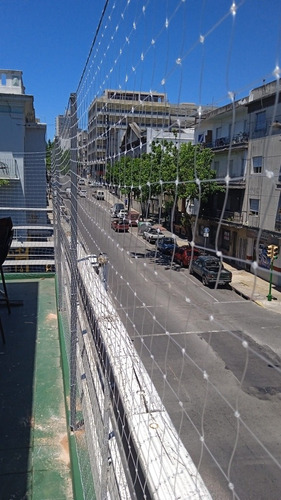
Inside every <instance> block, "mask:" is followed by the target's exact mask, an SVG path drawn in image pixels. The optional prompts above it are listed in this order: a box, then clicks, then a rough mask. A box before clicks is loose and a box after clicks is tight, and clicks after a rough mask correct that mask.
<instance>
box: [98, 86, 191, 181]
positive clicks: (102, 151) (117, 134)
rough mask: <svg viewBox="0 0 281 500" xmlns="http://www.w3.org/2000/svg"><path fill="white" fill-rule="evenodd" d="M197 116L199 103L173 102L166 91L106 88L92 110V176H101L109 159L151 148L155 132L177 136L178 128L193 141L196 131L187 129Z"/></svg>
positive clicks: (180, 132) (113, 161)
mask: <svg viewBox="0 0 281 500" xmlns="http://www.w3.org/2000/svg"><path fill="white" fill-rule="evenodd" d="M196 116H198V112H197V108H196V106H195V104H192V103H184V104H178V105H177V104H170V103H169V102H168V101H167V98H166V94H164V93H158V92H138V91H125V90H105V91H104V93H103V95H102V96H100V97H97V98H96V99H95V100H94V101H93V102H92V103H91V105H90V107H89V110H88V168H89V170H90V171H91V174H92V176H93V177H94V178H96V179H97V180H101V179H102V178H103V177H104V175H105V170H106V165H107V163H110V164H113V163H115V162H116V161H118V160H119V159H120V158H121V157H122V156H124V155H125V156H126V155H128V156H130V155H131V156H132V155H134V156H139V155H140V154H142V153H144V152H147V151H148V148H149V143H150V140H151V139H152V138H153V137H154V136H155V137H156V136H157V137H158V138H159V139H160V138H162V139H163V138H164V137H165V136H166V137H169V138H172V139H171V140H174V139H175V134H174V132H173V131H176V132H177V136H178V141H180V140H182V141H183V137H184V136H185V139H186V140H187V141H190V140H191V141H192V142H193V135H192V131H191V132H187V131H186V129H187V128H189V127H192V126H193V125H194V123H195V120H196ZM154 131H156V132H155V133H154ZM187 136H188V137H187ZM180 138H181V139H180Z"/></svg>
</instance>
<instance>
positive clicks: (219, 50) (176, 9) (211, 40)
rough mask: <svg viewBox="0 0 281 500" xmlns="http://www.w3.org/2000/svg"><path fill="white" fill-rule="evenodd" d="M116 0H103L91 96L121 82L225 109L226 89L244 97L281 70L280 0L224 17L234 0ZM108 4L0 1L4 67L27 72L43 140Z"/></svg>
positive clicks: (261, 0) (240, 7) (248, 4)
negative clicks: (44, 126) (44, 125)
mask: <svg viewBox="0 0 281 500" xmlns="http://www.w3.org/2000/svg"><path fill="white" fill-rule="evenodd" d="M115 1H116V6H115V8H113V6H114V1H113V0H109V1H108V4H107V10H106V14H105V17H104V21H103V23H102V25H101V29H100V33H99V36H98V38H97V42H96V44H95V46H94V48H93V52H92V56H94V55H95V56H96V57H95V59H92V64H91V69H89V70H88V72H86V75H87V74H88V77H87V80H85V88H84V90H83V92H84V93H85V96H86V95H87V99H88V100H91V99H92V98H93V97H94V96H95V95H97V94H100V93H101V92H102V90H103V89H104V88H116V87H118V86H119V87H122V88H127V89H128V90H143V91H148V90H150V89H152V90H156V91H159V92H163V91H164V92H166V93H167V97H168V100H169V101H170V102H194V103H196V104H198V105H199V104H201V105H204V104H209V105H210V104H214V105H222V104H224V103H225V102H227V99H228V91H233V92H234V93H235V96H236V98H238V97H242V96H243V95H247V94H248V92H249V91H250V90H251V88H253V87H256V86H259V85H262V83H263V81H266V82H268V81H271V80H273V79H274V76H273V74H272V72H273V70H274V68H275V66H276V64H278V65H280V66H281V63H280V52H281V50H280V38H281V1H280V0H242V1H241V0H240V1H239V0H237V1H236V6H237V13H236V15H235V17H234V18H233V16H232V15H228V13H229V12H230V7H231V4H232V0H231V1H229V0H185V1H182V0H130V1H129V0H115ZM104 5H105V0H102V1H101V0H59V1H55V0H0V9H1V25H2V37H1V45H0V60H1V63H0V68H1V69H18V70H22V71H23V81H24V85H25V88H26V93H27V94H31V95H33V96H34V104H35V110H36V115H37V117H38V118H39V119H40V121H41V122H44V123H47V127H48V128H47V138H50V139H53V136H54V132H55V128H54V126H55V117H56V116H57V115H58V114H63V113H64V112H65V110H66V108H67V105H68V99H69V95H70V93H71V92H75V91H76V90H77V88H78V84H79V81H80V77H81V74H82V71H83V69H84V66H85V63H86V60H87V57H88V54H89V51H90V47H91V44H92V41H93V39H94V35H95V32H96V28H97V26H98V23H99V20H100V16H101V13H102V10H103V7H104ZM144 6H145V10H144V8H143V7H144ZM109 16H110V18H109ZM166 19H167V20H168V21H169V22H168V26H167V25H166V26H165V20H166ZM134 23H135V24H134ZM117 25H118V29H117V30H116V26H117ZM200 34H201V35H205V38H204V39H203V38H202V39H201V43H200V42H199V36H200ZM126 37H127V38H126ZM154 38H155V39H154ZM126 40H127V41H126ZM152 40H154V42H152ZM121 48H122V54H121V55H120V49H121ZM177 60H178V63H176V61H177ZM90 63H91V61H90ZM110 70H112V72H110ZM163 79H164V80H165V82H164V83H163ZM86 88H87V90H86ZM85 96H84V97H83V98H82V94H81V99H82V100H83V99H84V98H85V99H86V97H85ZM84 102H85V103H86V102H88V101H86V100H85V101H84ZM85 116H86V112H85Z"/></svg>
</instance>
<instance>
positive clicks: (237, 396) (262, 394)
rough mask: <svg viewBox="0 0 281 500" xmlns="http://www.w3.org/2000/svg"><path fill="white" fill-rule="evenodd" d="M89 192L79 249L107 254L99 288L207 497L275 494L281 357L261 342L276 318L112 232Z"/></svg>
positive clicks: (280, 479) (82, 207)
mask: <svg viewBox="0 0 281 500" xmlns="http://www.w3.org/2000/svg"><path fill="white" fill-rule="evenodd" d="M89 198H90V197H89V196H88V199H79V206H78V228H79V233H80V236H81V237H82V239H83V241H84V243H85V245H86V246H87V248H88V250H89V253H97V254H98V253H99V252H101V251H102V252H106V253H107V255H108V257H109V278H108V289H109V293H110V294H111V296H112V299H113V300H114V303H115V306H116V309H117V311H118V313H119V314H120V317H121V319H122V320H123V322H124V324H125V326H126V328H127V331H128V333H129V335H130V338H131V340H132V342H133V343H134V346H135V348H136V350H137V351H138V353H139V355H140V357H141V359H142V361H143V363H144V365H145V367H146V368H147V371H148V373H149V375H150V376H151V378H152V380H153V382H154V384H155V386H156V388H157V390H158V392H159V394H160V396H161V397H162V399H163V402H164V404H165V406H166V408H167V410H168V412H169V414H170V416H171V418H172V420H173V423H174V425H175V427H176V429H177V430H178V432H179V434H180V437H181V439H182V440H183V442H184V444H185V446H186V449H187V450H188V452H189V453H190V455H191V457H192V458H193V460H194V463H195V465H196V466H197V467H198V468H199V471H200V473H201V475H202V477H203V479H204V481H205V483H206V485H207V487H208V488H209V491H210V493H211V494H212V496H213V497H214V498H216V499H224V498H233V494H232V492H231V484H230V486H229V485H228V483H232V484H233V485H234V489H235V495H236V497H235V498H247V499H256V498H271V499H276V500H277V499H278V498H279V496H280V495H279V493H280V489H281V474H280V467H279V465H278V463H277V462H279V463H280V432H279V428H280V425H279V421H280V410H281V402H280V391H281V376H280V366H281V361H280V358H279V357H278V356H277V354H276V353H275V352H274V351H273V350H272V349H271V347H270V345H271V342H270V340H271V339H272V343H273V341H274V339H275V338H276V336H277V335H278V332H279V331H280V316H279V315H278V314H276V313H274V312H269V311H267V310H265V309H263V308H261V307H259V306H257V305H256V304H255V303H253V302H251V301H247V300H245V299H244V298H243V297H241V296H239V295H237V294H236V293H235V292H234V291H233V290H232V289H231V287H228V288H222V287H219V288H218V289H214V288H209V287H204V286H203V285H202V283H201V281H199V280H198V279H197V278H196V277H194V276H191V275H190V274H189V271H188V269H182V268H180V267H179V266H178V265H175V264H171V263H170V261H169V258H166V257H163V256H161V255H158V253H157V252H156V248H155V245H151V244H149V243H147V242H146V241H145V240H143V238H141V237H139V236H138V235H137V230H136V229H135V228H133V229H131V230H130V232H129V233H126V234H122V233H120V234H118V233H117V234H116V233H115V232H114V231H113V230H112V229H111V228H110V214H109V204H108V203H107V202H106V201H104V202H96V201H92V199H91V198H90V199H89ZM263 338H264V342H263V341H262V339H263ZM202 435H203V436H204V442H205V445H206V446H205V447H202V440H200V436H202ZM218 464H219V465H218ZM249 492H250V493H249Z"/></svg>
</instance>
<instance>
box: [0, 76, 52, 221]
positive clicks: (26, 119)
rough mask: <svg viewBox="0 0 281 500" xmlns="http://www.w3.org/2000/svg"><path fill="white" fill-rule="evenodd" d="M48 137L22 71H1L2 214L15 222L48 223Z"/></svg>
mask: <svg viewBox="0 0 281 500" xmlns="http://www.w3.org/2000/svg"><path fill="white" fill-rule="evenodd" d="M45 136H46V125H45V124H41V123H39V122H38V120H37V119H36V117H35V110H34V104H33V96H31V95H26V94H25V88H24V85H23V79H22V72H21V71H17V70H0V181H1V182H0V194H1V196H0V217H7V216H10V217H12V220H13V224H21V225H26V224H38V223H42V224H45V223H46V211H45V210H46V206H47V201H46V187H47V185H46V165H45V156H46V139H45Z"/></svg>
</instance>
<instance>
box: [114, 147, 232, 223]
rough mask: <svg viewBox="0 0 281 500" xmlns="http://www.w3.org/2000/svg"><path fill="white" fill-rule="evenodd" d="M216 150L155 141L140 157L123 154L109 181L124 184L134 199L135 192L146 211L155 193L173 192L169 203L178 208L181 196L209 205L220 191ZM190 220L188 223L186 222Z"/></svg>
mask: <svg viewBox="0 0 281 500" xmlns="http://www.w3.org/2000/svg"><path fill="white" fill-rule="evenodd" d="M213 156H214V155H213V152H212V151H211V149H208V148H205V149H201V147H200V146H199V145H193V144H191V143H187V144H181V145H180V147H179V148H178V147H177V145H176V144H175V143H174V142H168V141H166V140H164V141H156V142H152V145H151V152H150V153H145V154H143V155H142V156H141V157H140V158H130V157H123V158H122V159H121V160H120V161H119V162H117V163H115V165H113V166H112V167H109V168H108V171H107V180H108V181H109V179H110V182H111V183H113V184H117V185H119V186H120V187H121V191H122V192H123V193H124V194H126V195H127V196H128V199H129V200H130V197H131V194H132V192H134V196H135V198H138V199H139V200H140V202H141V203H142V206H143V211H146V210H145V205H147V203H148V201H149V200H150V198H151V197H152V196H157V195H160V194H163V193H165V194H167V195H169V206H170V207H176V203H177V201H178V199H191V200H192V199H198V200H199V201H200V204H201V206H203V205H204V204H206V203H207V202H208V200H209V199H210V197H211V196H212V195H213V194H214V193H215V192H217V191H221V190H223V188H222V187H221V186H219V185H218V184H217V183H216V182H215V180H214V179H215V177H216V173H215V171H214V170H213V169H212V161H213ZM186 224H187V223H186V222H185V225H186Z"/></svg>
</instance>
